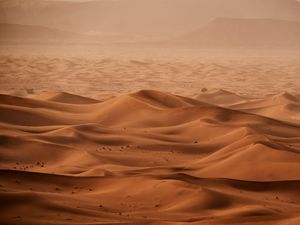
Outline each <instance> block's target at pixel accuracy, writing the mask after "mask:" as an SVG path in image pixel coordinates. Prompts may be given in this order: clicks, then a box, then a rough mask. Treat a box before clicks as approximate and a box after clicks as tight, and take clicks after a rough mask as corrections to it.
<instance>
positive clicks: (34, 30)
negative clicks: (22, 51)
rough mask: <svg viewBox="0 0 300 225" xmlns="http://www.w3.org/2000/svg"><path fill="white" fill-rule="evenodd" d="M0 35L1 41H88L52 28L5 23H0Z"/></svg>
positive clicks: (75, 34)
mask: <svg viewBox="0 0 300 225" xmlns="http://www.w3.org/2000/svg"><path fill="white" fill-rule="evenodd" d="M0 33H1V35H0V40H1V41H18V42H22V41H24V42H31V41H33V42H37V41H38V42H49V41H50V42H51V41H56V42H57V41H83V40H87V39H88V37H87V36H85V35H81V34H77V33H72V32H67V31H61V30H58V29H53V28H46V27H41V26H29V25H20V24H7V23H0Z"/></svg>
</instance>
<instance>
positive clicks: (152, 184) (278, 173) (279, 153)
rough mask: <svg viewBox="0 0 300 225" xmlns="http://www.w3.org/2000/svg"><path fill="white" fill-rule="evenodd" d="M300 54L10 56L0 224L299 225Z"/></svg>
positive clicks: (3, 73)
mask: <svg viewBox="0 0 300 225" xmlns="http://www.w3.org/2000/svg"><path fill="white" fill-rule="evenodd" d="M64 48H65V50H62V49H64ZM299 56H300V54H299V53H297V52H295V51H290V52H281V51H277V52H272V51H270V52H268V51H258V52H257V51H256V52H255V51H247V52H246V53H245V51H223V52H222V51H212V50H195V49H189V50H184V49H177V50H175V49H156V50H155V49H151V48H148V49H143V50H139V49H136V50H134V48H130V49H128V48H121V47H120V48H113V49H109V48H100V47H92V46H85V47H78V48H77V49H74V48H72V51H71V50H70V49H69V47H68V46H63V47H60V48H59V50H55V48H54V47H49V48H48V49H44V50H40V49H39V48H38V47H37V49H34V48H33V47H32V46H18V47H14V46H1V54H0V90H1V95H0V212H1V213H0V221H1V222H0V223H1V224H5V225H9V224H28V225H34V224H56V225H58V224H81V225H83V224H86V225H87V224H124V225H125V224H136V225H141V224H151V225H152V224H153V225H171V224H172V225H173V224H174V225H186V224H192V225H198V224H199V225H206V224H213V225H225V224H243V225H254V224H261V225H299V224H300V95H299V94H300V93H299V90H300V57H299Z"/></svg>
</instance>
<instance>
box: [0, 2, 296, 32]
mask: <svg viewBox="0 0 300 225" xmlns="http://www.w3.org/2000/svg"><path fill="white" fill-rule="evenodd" d="M299 12H300V3H299V2H297V1H296V0H226V1H224V0H151V1H149V0H98V1H88V2H71V1H45V0H0V22H2V23H15V24H27V25H38V26H45V27H51V28H56V29H61V30H68V31H72V32H78V33H90V32H102V33H103V32H104V33H115V34H134V35H145V36H149V35H150V36H151V35H162V36H165V37H167V36H168V35H174V34H176V35H177V34H179V33H185V32H188V31H190V30H195V29H197V28H198V27H199V26H203V25H205V24H207V23H208V22H209V21H211V20H213V19H215V18H217V17H235V18H273V19H280V20H293V21H300V13H299Z"/></svg>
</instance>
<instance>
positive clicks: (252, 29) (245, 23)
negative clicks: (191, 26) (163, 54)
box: [175, 18, 300, 48]
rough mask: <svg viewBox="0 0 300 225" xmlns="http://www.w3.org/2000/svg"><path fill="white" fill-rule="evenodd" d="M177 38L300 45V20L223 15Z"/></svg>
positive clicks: (216, 44)
mask: <svg viewBox="0 0 300 225" xmlns="http://www.w3.org/2000/svg"><path fill="white" fill-rule="evenodd" d="M177 41H178V42H179V43H182V44H184V45H197V46H203V47H251V48H252V47H259V48H260V47H266V48H280V47H283V48H285V47H290V48H294V47H297V48H300V22H291V21H283V20H274V19H234V18H219V19H215V20H213V21H212V22H210V23H209V24H208V25H206V26H204V27H203V28H201V29H198V30H196V31H193V32H190V33H188V34H186V35H183V36H182V37H180V38H179V39H178V40H177ZM175 42H176V41H175Z"/></svg>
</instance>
